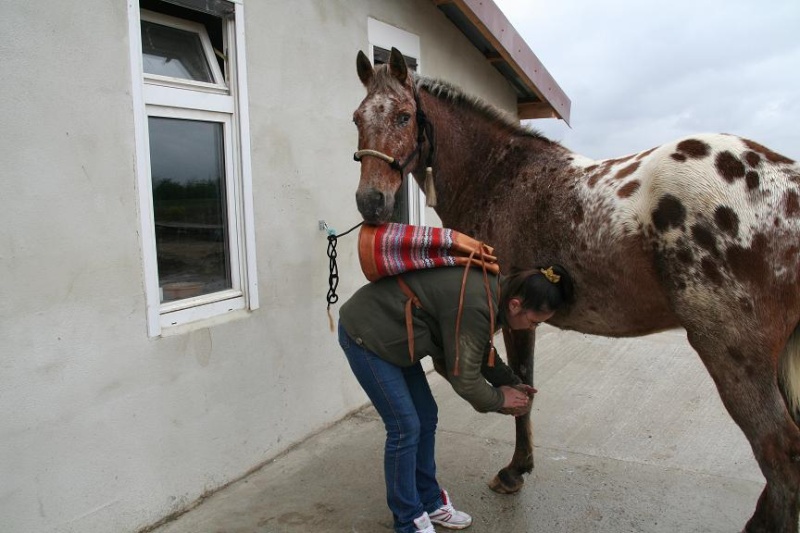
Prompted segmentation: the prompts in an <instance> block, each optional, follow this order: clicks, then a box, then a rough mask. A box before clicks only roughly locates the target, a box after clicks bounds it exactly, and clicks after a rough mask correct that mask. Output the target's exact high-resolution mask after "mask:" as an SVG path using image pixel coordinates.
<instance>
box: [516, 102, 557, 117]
mask: <svg viewBox="0 0 800 533" xmlns="http://www.w3.org/2000/svg"><path fill="white" fill-rule="evenodd" d="M517 114H518V115H519V118H520V120H525V119H531V118H561V117H559V116H558V114H556V112H555V110H554V109H553V108H552V106H550V104H548V103H546V102H519V103H518V104H517Z"/></svg>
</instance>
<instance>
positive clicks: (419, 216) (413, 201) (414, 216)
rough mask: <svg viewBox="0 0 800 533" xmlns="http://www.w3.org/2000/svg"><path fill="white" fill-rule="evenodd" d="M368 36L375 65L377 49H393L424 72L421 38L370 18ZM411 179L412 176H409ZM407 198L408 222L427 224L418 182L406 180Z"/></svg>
mask: <svg viewBox="0 0 800 533" xmlns="http://www.w3.org/2000/svg"><path fill="white" fill-rule="evenodd" d="M367 35H368V38H369V55H370V59H371V60H372V62H373V64H374V63H375V47H378V48H383V49H385V50H391V49H392V47H394V48H397V49H398V50H400V51H401V52H402V53H403V55H405V56H408V57H413V58H415V59H416V60H417V72H418V73H421V72H422V58H421V57H420V40H419V36H418V35H415V34H413V33H409V32H407V31H405V30H401V29H400V28H397V27H395V26H392V25H390V24H386V23H385V22H381V21H380V20H377V19H374V18H372V17H369V18H368V19H367ZM409 177H410V175H409ZM406 198H408V220H409V223H411V224H417V225H424V224H425V194H424V193H423V192H422V190H421V189H420V187H419V185H418V184H417V182H416V180H415V179H413V178H410V179H408V180H406Z"/></svg>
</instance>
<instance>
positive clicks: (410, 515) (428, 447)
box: [339, 324, 443, 533]
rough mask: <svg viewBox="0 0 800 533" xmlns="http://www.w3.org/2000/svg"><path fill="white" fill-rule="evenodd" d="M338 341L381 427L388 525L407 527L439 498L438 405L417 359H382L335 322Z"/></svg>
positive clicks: (406, 530)
mask: <svg viewBox="0 0 800 533" xmlns="http://www.w3.org/2000/svg"><path fill="white" fill-rule="evenodd" d="M339 344H340V345H341V347H342V349H343V350H344V353H345V355H346V356H347V360H348V362H349V363H350V368H351V369H352V370H353V374H355V376H356V379H357V380H358V382H359V383H360V384H361V388H363V389H364V392H366V393H367V396H369V399H370V400H371V401H372V405H374V406H375V409H376V410H377V411H378V414H379V415H380V416H381V418H382V419H383V423H384V425H385V427H386V446H385V448H384V455H383V470H384V476H385V478H386V502H387V503H388V504H389V509H390V510H391V511H392V514H393V515H394V530H395V531H396V532H397V533H413V532H414V531H415V527H414V523H413V520H414V519H415V518H418V517H419V516H420V515H421V514H422V512H423V511H427V512H429V513H430V512H433V511H435V510H436V509H438V508H439V507H440V506H441V505H442V503H443V502H442V497H441V489H440V488H439V483H437V482H436V461H435V458H434V447H435V441H436V424H437V423H438V420H439V418H438V413H439V409H438V407H437V406H436V400H434V398H433V395H432V394H431V388H430V386H429V385H428V379H427V378H426V377H425V372H424V371H423V370H422V365H420V364H419V363H417V364H415V365H413V366H410V367H399V366H396V365H393V364H392V363H389V362H386V361H384V360H383V359H381V358H380V357H379V356H377V355H376V354H374V353H373V352H371V351H369V350H368V349H366V348H364V347H362V346H360V345H359V344H357V343H356V341H354V340H353V339H351V338H350V336H349V335H348V334H347V332H346V331H345V330H344V328H343V327H342V326H341V324H340V325H339Z"/></svg>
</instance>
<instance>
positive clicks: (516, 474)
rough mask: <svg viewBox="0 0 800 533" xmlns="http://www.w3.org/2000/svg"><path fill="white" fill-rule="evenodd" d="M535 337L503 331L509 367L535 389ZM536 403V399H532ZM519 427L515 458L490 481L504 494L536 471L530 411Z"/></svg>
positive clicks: (518, 419) (513, 489)
mask: <svg viewBox="0 0 800 533" xmlns="http://www.w3.org/2000/svg"><path fill="white" fill-rule="evenodd" d="M535 339H536V334H535V333H534V332H533V331H520V330H517V331H514V332H513V333H512V332H511V330H509V329H506V328H503V340H504V341H505V345H506V356H507V358H508V366H510V367H511V370H513V371H514V373H515V374H517V375H518V376H519V377H520V379H522V382H523V383H525V384H526V385H530V386H533V348H534V342H535ZM531 403H533V398H531ZM514 423H515V424H516V429H517V434H516V444H515V446H514V456H513V457H512V458H511V462H510V463H509V464H508V466H506V467H505V468H503V469H501V470H500V471H499V472H498V473H497V475H496V476H495V477H494V479H492V481H490V482H489V487H490V488H491V489H492V490H493V491H495V492H499V493H502V494H511V493H514V492H517V491H518V490H520V489H521V488H522V485H523V484H524V483H525V480H524V479H523V477H522V475H523V474H530V473H531V471H532V470H533V431H532V426H531V414H530V411H529V412H528V413H526V414H525V415H523V416H518V417H515V418H514Z"/></svg>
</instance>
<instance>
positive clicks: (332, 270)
mask: <svg viewBox="0 0 800 533" xmlns="http://www.w3.org/2000/svg"><path fill="white" fill-rule="evenodd" d="M363 223H364V222H359V223H358V224H356V225H355V226H353V227H352V228H350V229H349V230H347V231H345V232H343V233H340V234H338V235H336V232H335V231H334V230H332V229H330V228H328V296H327V300H328V326H330V328H331V333H333V315H332V314H331V304H335V303H336V302H338V301H339V295H338V294H336V288H337V287H338V286H339V267H338V266H337V265H336V256H337V253H336V244H337V241H338V239H339V237H344V236H345V235H347V234H348V233H350V232H351V231H353V230H354V229H356V228H357V227H359V226H361V224H363Z"/></svg>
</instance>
